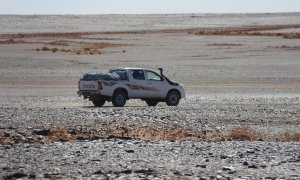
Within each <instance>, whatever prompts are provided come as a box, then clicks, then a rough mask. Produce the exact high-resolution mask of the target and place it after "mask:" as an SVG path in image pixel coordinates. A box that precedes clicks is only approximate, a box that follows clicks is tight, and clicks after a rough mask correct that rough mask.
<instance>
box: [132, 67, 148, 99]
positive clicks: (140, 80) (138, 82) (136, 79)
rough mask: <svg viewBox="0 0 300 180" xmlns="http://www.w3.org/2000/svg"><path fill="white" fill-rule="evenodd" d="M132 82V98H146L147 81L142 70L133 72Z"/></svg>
mask: <svg viewBox="0 0 300 180" xmlns="http://www.w3.org/2000/svg"><path fill="white" fill-rule="evenodd" d="M131 75H132V82H130V84H129V88H130V89H131V97H132V98H146V97H147V93H146V92H145V89H146V88H147V86H146V80H145V74H144V70H142V69H134V70H131Z"/></svg>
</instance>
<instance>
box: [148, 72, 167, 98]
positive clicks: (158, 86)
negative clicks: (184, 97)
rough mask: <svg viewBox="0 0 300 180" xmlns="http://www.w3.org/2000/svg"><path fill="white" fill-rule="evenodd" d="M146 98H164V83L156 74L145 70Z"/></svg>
mask: <svg viewBox="0 0 300 180" xmlns="http://www.w3.org/2000/svg"><path fill="white" fill-rule="evenodd" d="M145 77H146V84H147V87H149V88H148V89H147V90H146V91H147V95H148V98H165V96H166V93H167V92H166V85H167V84H166V83H167V82H166V81H165V80H163V78H162V77H161V76H160V75H158V74H157V73H156V72H153V71H149V70H145Z"/></svg>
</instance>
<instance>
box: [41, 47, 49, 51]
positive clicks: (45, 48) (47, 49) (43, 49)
mask: <svg viewBox="0 0 300 180" xmlns="http://www.w3.org/2000/svg"><path fill="white" fill-rule="evenodd" d="M42 51H50V48H48V47H47V46H44V47H43V48H42Z"/></svg>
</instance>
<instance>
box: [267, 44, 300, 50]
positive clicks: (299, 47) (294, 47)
mask: <svg viewBox="0 0 300 180" xmlns="http://www.w3.org/2000/svg"><path fill="white" fill-rule="evenodd" d="M267 48H276V49H286V50H300V46H287V45H282V46H267Z"/></svg>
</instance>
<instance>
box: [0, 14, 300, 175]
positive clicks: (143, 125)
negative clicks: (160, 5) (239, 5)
mask: <svg viewBox="0 0 300 180" xmlns="http://www.w3.org/2000/svg"><path fill="white" fill-rule="evenodd" d="M0 24H1V28H0V63H1V66H0V100H1V101H0V176H1V178H2V179H15V178H24V179H31V178H37V179H43V178H45V179H48V178H49V179H56V178H58V179H65V178H68V179H86V178H95V179H300V143H299V141H300V13H281V14H173V15H93V16H73V15H68V16H67V15H65V16H36V15H34V16H12V15H2V16H0ZM115 67H145V68H150V69H154V70H156V69H157V68H159V67H163V68H164V73H165V75H166V76H167V77H169V78H170V79H173V80H175V81H178V82H181V83H183V84H184V86H185V88H186V98H184V99H182V100H181V101H180V103H179V105H178V106H177V107H168V106H166V105H165V103H159V104H158V105H157V106H155V107H148V106H147V105H146V103H145V102H143V101H140V100H130V101H128V102H127V103H126V105H125V107H123V108H115V107H113V106H112V104H111V103H108V102H107V103H106V104H105V106H104V107H102V108H96V107H93V106H92V103H91V102H89V101H87V100H83V98H80V97H78V96H77V94H76V91H77V84H78V80H79V79H80V77H81V76H82V74H84V73H87V72H107V71H108V70H109V69H111V68H115Z"/></svg>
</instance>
